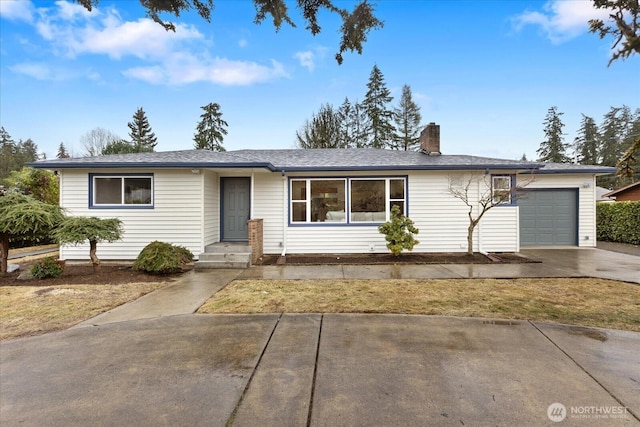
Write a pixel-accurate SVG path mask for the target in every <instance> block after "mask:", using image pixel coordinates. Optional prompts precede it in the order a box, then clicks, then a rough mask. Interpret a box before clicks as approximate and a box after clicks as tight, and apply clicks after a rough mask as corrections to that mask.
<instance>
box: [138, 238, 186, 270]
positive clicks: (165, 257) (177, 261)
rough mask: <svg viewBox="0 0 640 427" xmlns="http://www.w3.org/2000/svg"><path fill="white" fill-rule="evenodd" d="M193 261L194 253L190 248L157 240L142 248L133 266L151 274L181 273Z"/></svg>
mask: <svg viewBox="0 0 640 427" xmlns="http://www.w3.org/2000/svg"><path fill="white" fill-rule="evenodd" d="M191 261H193V253H191V251H190V250H189V249H187V248H185V247H184V246H176V245H172V244H170V243H165V242H159V241H157V240H156V241H155V242H151V243H149V244H148V245H147V246H145V247H144V249H142V251H141V252H140V254H139V255H138V258H137V259H136V261H135V262H134V263H133V268H134V269H136V270H140V271H144V272H146V273H151V274H171V273H180V272H182V271H183V269H184V267H185V266H186V264H188V263H190V262H191Z"/></svg>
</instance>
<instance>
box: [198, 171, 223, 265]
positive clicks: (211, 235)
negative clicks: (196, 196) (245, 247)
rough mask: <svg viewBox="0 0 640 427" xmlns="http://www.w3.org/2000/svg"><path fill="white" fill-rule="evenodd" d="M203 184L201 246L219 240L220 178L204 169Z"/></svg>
mask: <svg viewBox="0 0 640 427" xmlns="http://www.w3.org/2000/svg"><path fill="white" fill-rule="evenodd" d="M203 186H204V189H203V193H204V197H203V201H204V206H203V217H202V223H203V230H202V235H203V238H202V241H203V246H207V245H210V244H212V243H216V242H219V241H220V178H219V177H218V174H217V173H215V172H212V171H207V170H205V171H204V182H203ZM195 255H196V256H197V254H195Z"/></svg>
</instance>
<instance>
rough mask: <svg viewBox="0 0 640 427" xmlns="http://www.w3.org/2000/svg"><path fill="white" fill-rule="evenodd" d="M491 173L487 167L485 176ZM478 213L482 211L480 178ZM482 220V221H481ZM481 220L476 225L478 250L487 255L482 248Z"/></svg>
mask: <svg viewBox="0 0 640 427" xmlns="http://www.w3.org/2000/svg"><path fill="white" fill-rule="evenodd" d="M488 173H489V171H488V170H487V169H485V172H484V174H485V176H486V175H487V174H488ZM477 194H478V213H480V198H481V197H482V193H481V190H480V180H478V193H477ZM480 222H482V221H480ZM480 222H478V225H476V230H477V231H478V252H479V253H481V254H482V255H484V256H487V255H488V254H487V253H486V252H484V251H483V250H482V237H480V236H482V233H480Z"/></svg>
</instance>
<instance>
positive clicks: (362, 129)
mask: <svg viewBox="0 0 640 427" xmlns="http://www.w3.org/2000/svg"><path fill="white" fill-rule="evenodd" d="M351 123H352V126H353V144H352V147H355V148H365V147H369V146H370V140H369V137H370V135H371V121H370V120H369V117H368V116H367V112H366V111H365V109H364V107H363V106H362V104H361V103H359V102H357V101H356V103H354V104H353V108H352V109H351Z"/></svg>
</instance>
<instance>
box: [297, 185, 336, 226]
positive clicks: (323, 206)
mask: <svg viewBox="0 0 640 427" xmlns="http://www.w3.org/2000/svg"><path fill="white" fill-rule="evenodd" d="M346 187H347V180H346V179H344V178H327V179H321V178H318V179H292V180H291V189H290V194H291V222H346V218H347V217H346V213H345V212H346V204H347V203H346V201H347V199H346V197H345V195H346Z"/></svg>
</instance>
